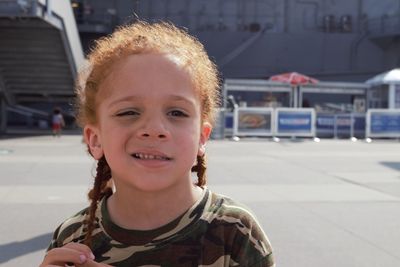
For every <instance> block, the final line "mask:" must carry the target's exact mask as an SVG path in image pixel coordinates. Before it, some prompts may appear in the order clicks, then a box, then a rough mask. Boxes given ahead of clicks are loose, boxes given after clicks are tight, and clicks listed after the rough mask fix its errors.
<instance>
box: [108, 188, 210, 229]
mask: <svg viewBox="0 0 400 267" xmlns="http://www.w3.org/2000/svg"><path fill="white" fill-rule="evenodd" d="M188 187H190V189H189V188H188ZM177 192H178V193H177ZM202 192H203V189H201V188H200V187H198V186H195V185H192V184H190V185H189V186H186V187H185V188H182V190H178V191H177V190H176V189H175V190H168V189H167V190H164V191H163V192H155V193H149V192H140V191H139V192H132V191H131V190H129V192H128V190H126V188H125V190H124V189H120V190H118V188H117V191H116V192H115V193H114V194H113V195H112V196H111V197H110V198H109V199H108V201H107V208H108V212H109V214H110V217H111V220H112V221H113V222H114V223H115V224H117V225H119V226H120V227H123V228H126V229H135V230H152V229H156V228H158V227H161V226H163V225H165V224H167V223H169V222H171V221H173V220H174V219H176V218H177V217H178V216H179V215H181V214H183V213H184V212H185V211H186V210H187V209H189V208H190V207H191V206H192V205H193V204H194V203H195V202H196V201H197V200H198V199H199V198H200V197H201V195H202Z"/></svg>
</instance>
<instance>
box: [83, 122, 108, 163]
mask: <svg viewBox="0 0 400 267" xmlns="http://www.w3.org/2000/svg"><path fill="white" fill-rule="evenodd" d="M83 136H84V138H85V142H86V144H87V145H88V146H89V150H90V154H92V156H93V158H94V159H96V160H99V159H100V158H101V157H102V156H103V155H104V152H103V148H102V146H101V142H100V135H99V129H98V128H97V127H96V126H94V125H86V126H85V128H84V129H83Z"/></svg>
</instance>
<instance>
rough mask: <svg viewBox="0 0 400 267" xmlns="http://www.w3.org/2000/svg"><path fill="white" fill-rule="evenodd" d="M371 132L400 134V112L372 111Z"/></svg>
mask: <svg viewBox="0 0 400 267" xmlns="http://www.w3.org/2000/svg"><path fill="white" fill-rule="evenodd" d="M370 134H389V135H393V134H398V135H399V136H400V112H386V113H385V112H377V113H373V112H371V118H370Z"/></svg>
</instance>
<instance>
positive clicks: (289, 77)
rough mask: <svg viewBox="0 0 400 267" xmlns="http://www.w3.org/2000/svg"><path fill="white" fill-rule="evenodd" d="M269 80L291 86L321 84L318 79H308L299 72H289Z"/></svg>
mask: <svg viewBox="0 0 400 267" xmlns="http://www.w3.org/2000/svg"><path fill="white" fill-rule="evenodd" d="M269 80H270V81H275V82H284V83H290V84H291V85H302V84H309V83H317V82H319V81H318V80H317V79H314V78H311V77H308V76H306V75H303V74H301V73H297V72H288V73H282V74H278V75H274V76H271V77H270V78H269Z"/></svg>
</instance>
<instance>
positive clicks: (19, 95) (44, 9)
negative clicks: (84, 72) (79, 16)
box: [0, 0, 83, 131]
mask: <svg viewBox="0 0 400 267" xmlns="http://www.w3.org/2000/svg"><path fill="white" fill-rule="evenodd" d="M60 4H61V6H60ZM65 4H67V5H65ZM62 5H64V6H62ZM68 8H69V10H68ZM71 18H72V19H71ZM76 36H78V33H77V29H76V24H75V21H74V20H73V15H72V9H71V6H70V4H69V1H58V0H53V1H49V0H48V1H38V0H29V1H21V0H18V1H17V0H0V107H1V106H4V105H6V108H4V107H3V108H0V122H1V123H0V125H2V127H1V128H2V129H0V131H5V130H6V128H7V125H10V124H12V123H13V121H14V119H15V118H17V117H18V116H19V117H21V115H22V116H23V115H24V114H27V115H26V117H27V118H29V119H30V120H31V117H32V116H33V115H34V114H35V113H40V112H44V113H46V112H47V113H49V114H50V112H51V109H52V107H53V106H54V105H60V104H61V105H62V104H63V103H68V102H71V98H72V97H73V95H74V92H73V85H74V80H75V77H76V74H77V69H78V67H79V66H80V65H81V64H82V63H83V52H82V48H81V45H80V41H79V37H78V38H77V37H76ZM23 107H28V108H29V107H30V108H31V110H37V111H38V112H30V111H29V109H25V110H23V109H24V108H23ZM2 110H3V111H2ZM4 110H6V112H4ZM19 111H20V112H19ZM4 121H6V122H4ZM29 126H30V127H31V126H32V123H30V124H29Z"/></svg>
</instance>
